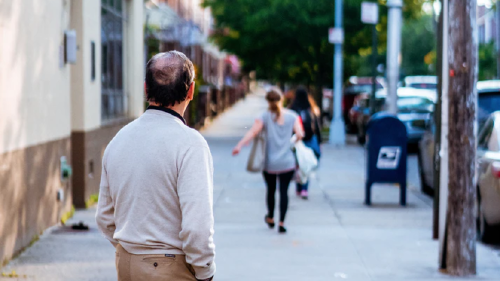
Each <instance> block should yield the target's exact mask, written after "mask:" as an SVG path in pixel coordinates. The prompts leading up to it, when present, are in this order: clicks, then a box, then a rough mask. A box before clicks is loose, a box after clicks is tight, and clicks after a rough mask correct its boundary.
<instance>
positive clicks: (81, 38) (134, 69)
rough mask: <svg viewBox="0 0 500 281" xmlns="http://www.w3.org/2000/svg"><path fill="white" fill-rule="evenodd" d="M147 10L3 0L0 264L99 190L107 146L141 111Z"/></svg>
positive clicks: (92, 2) (133, 3)
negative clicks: (144, 18) (144, 31)
mask: <svg viewBox="0 0 500 281" xmlns="http://www.w3.org/2000/svg"><path fill="white" fill-rule="evenodd" d="M143 9H144V5H143V1H142V0H102V1H101V0H61V1H34V0H16V1H11V0H0V36H1V39H0V194H1V196H0V261H5V260H8V259H10V258H11V257H12V256H13V255H14V254H15V253H16V252H19V251H20V250H21V249H22V248H23V247H25V246H26V245H28V244H29V243H30V241H32V240H33V239H34V238H36V237H37V236H38V235H40V233H41V232H42V231H44V230H45V229H47V228H48V227H50V226H52V225H55V224H57V223H58V222H60V221H61V218H63V217H65V216H67V214H68V212H70V210H71V208H72V205H74V206H75V207H77V208H81V207H85V206H86V203H89V202H91V198H92V197H93V196H92V195H94V194H97V192H98V190H99V181H100V175H101V158H102V154H103V152H104V149H105V147H106V145H107V143H108V142H109V141H110V140H111V139H112V137H113V136H114V135H115V134H116V132H117V131H118V130H119V129H120V128H122V127H123V126H124V125H125V124H127V123H128V122H130V121H131V120H133V119H134V118H137V117H138V116H140V115H141V114H142V112H143V111H144V90H143V89H144V86H143V83H144V61H143V58H144V56H143V47H144V46H143ZM67 165H70V166H71V167H72V175H71V173H70V171H69V169H67Z"/></svg>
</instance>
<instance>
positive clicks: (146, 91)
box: [144, 81, 148, 98]
mask: <svg viewBox="0 0 500 281" xmlns="http://www.w3.org/2000/svg"><path fill="white" fill-rule="evenodd" d="M144 96H145V97H146V98H147V97H148V88H147V87H146V82H145V81H144Z"/></svg>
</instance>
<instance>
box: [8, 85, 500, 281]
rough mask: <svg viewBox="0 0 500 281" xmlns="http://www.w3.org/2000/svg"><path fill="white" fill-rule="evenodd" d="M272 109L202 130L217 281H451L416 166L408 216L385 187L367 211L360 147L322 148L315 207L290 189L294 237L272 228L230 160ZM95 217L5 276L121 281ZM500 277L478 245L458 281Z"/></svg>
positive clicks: (54, 235)
mask: <svg viewBox="0 0 500 281" xmlns="http://www.w3.org/2000/svg"><path fill="white" fill-rule="evenodd" d="M265 108H266V102H265V100H264V98H263V96H262V93H260V94H258V95H250V96H248V97H247V98H246V99H245V100H244V101H241V102H239V103H238V104H236V105H235V106H234V107H233V108H231V109H229V110H228V111H226V112H225V113H224V114H223V115H222V116H220V117H219V118H218V119H216V120H215V121H214V123H213V124H212V125H211V126H210V127H209V128H207V129H206V130H203V134H204V135H205V137H206V138H207V140H208V142H209V144H210V147H211V149H212V154H213V157H214V165H215V197H214V200H215V206H214V211H215V228H216V234H215V240H216V247H217V257H216V261H217V274H216V280H220V281H229V280H231V281H234V280H242V281H246V280H263V281H266V280H342V279H345V280H354V281H365V280H366V281H368V280H380V281H382V280H383V281H396V280H397V281H400V280H413V281H419V280H422V281H423V280H431V281H433V280H449V279H451V278H450V277H448V276H446V275H442V274H440V273H439V272H438V270H437V259H438V243H437V242H436V241H433V240H432V239H431V234H432V232H431V225H432V200H431V199H430V198H429V197H427V196H425V195H422V194H421V193H420V192H419V186H418V184H419V183H418V177H416V176H415V173H416V170H415V167H414V166H415V165H410V168H409V174H410V178H409V180H410V192H409V193H408V196H409V197H408V203H409V204H408V206H407V207H406V208H403V207H400V206H398V193H399V190H398V189H397V187H394V186H387V185H386V186H375V188H374V193H373V206H372V207H367V206H365V205H363V198H364V193H363V192H364V191H363V186H364V151H363V149H362V148H360V147H359V146H356V145H348V146H347V147H344V148H335V147H330V146H328V145H326V146H324V147H323V158H322V162H321V167H320V169H319V171H318V172H317V174H316V176H315V178H314V179H313V181H312V184H311V190H310V198H309V200H307V201H305V200H302V199H300V198H297V197H296V196H295V194H294V190H293V189H294V186H291V187H290V192H289V194H290V206H289V212H288V215H287V220H286V224H287V227H288V233H287V234H285V235H280V234H278V233H277V231H276V229H273V230H270V229H268V228H267V225H265V224H264V215H265V213H266V207H265V202H264V199H265V186H264V181H263V179H262V176H261V175H259V174H249V173H247V172H246V171H245V166H246V160H247V157H248V153H249V148H246V149H244V150H243V151H242V154H241V155H240V156H238V157H231V150H232V147H233V146H234V145H235V144H236V143H237V141H238V138H239V137H241V136H242V135H243V134H244V133H245V132H246V130H248V128H249V127H250V126H251V125H252V123H253V121H254V119H255V118H256V117H257V116H259V115H260V113H261V112H262V111H264V110H265ZM414 160H415V159H414V158H412V159H410V162H412V163H413V164H414V162H415V161H414ZM94 211H95V210H93V209H90V210H85V211H78V212H77V214H76V215H75V218H74V221H79V220H83V221H85V222H88V223H90V226H91V230H90V231H89V232H85V233H74V232H72V231H68V230H67V229H64V228H60V227H59V228H54V229H52V230H51V231H49V233H47V234H45V235H44V236H43V237H42V238H41V239H40V241H38V242H37V243H35V245H34V246H32V247H31V248H29V249H28V250H27V251H25V252H24V253H23V254H22V255H21V256H20V257H19V258H17V259H15V260H14V261H13V262H11V263H10V264H9V265H8V266H7V267H6V268H4V269H3V270H2V271H3V272H7V271H11V270H13V269H14V270H16V272H17V273H18V274H19V275H26V278H25V277H22V278H19V279H18V280H50V281H53V280H54V281H57V280H116V274H115V269H114V249H113V248H112V246H111V245H110V244H109V243H108V242H107V241H106V240H105V239H104V238H102V237H101V236H100V234H99V233H98V232H97V230H96V228H95V223H94V222H93V215H94ZM499 276H500V257H499V254H498V251H497V250H494V249H491V248H489V247H486V246H483V245H482V244H479V243H478V276H477V277H472V278H468V279H467V278H466V279H454V280H500V277H499ZM0 279H2V278H0ZM2 280H3V279H2ZM6 280H7V279H6ZM8 280H13V279H8ZM14 280H15V279H14Z"/></svg>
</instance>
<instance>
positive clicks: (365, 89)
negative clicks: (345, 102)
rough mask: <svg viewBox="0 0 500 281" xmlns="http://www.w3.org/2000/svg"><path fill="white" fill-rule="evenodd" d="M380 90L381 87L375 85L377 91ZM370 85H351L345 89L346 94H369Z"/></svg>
mask: <svg viewBox="0 0 500 281" xmlns="http://www.w3.org/2000/svg"><path fill="white" fill-rule="evenodd" d="M380 89H382V85H380V84H378V83H377V90H380ZM371 92H372V85H371V84H360V85H351V86H349V87H347V88H346V93H347V94H355V93H371Z"/></svg>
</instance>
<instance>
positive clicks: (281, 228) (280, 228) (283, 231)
mask: <svg viewBox="0 0 500 281" xmlns="http://www.w3.org/2000/svg"><path fill="white" fill-rule="evenodd" d="M278 232H279V233H286V228H285V227H284V226H282V225H280V226H279V227H278Z"/></svg>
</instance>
